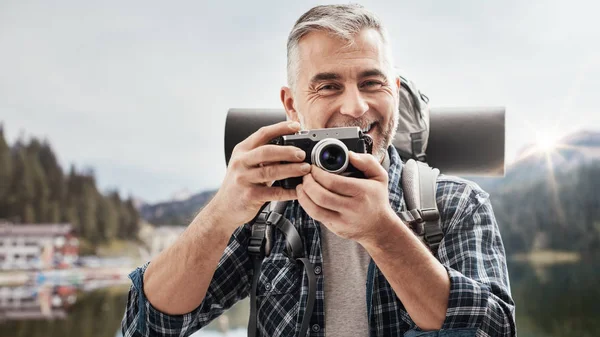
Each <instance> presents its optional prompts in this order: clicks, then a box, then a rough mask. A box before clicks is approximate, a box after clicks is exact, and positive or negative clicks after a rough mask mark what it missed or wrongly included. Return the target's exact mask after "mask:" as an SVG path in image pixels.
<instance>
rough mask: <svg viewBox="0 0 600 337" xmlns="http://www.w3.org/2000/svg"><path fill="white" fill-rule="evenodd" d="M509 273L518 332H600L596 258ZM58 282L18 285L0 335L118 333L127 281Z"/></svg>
mask: <svg viewBox="0 0 600 337" xmlns="http://www.w3.org/2000/svg"><path fill="white" fill-rule="evenodd" d="M509 273H510V278H511V289H512V293H513V297H514V299H515V301H516V303H517V326H518V333H519V336H522V337H558V336H600V258H598V257H596V258H592V257H590V258H581V259H579V260H578V261H577V262H573V261H566V262H563V263H558V264H557V263H555V264H549V265H548V264H540V263H536V264H532V263H529V262H517V261H511V262H510V263H509ZM60 287H62V288H56V287H52V288H48V289H37V290H36V289H29V290H28V289H27V288H24V289H21V290H20V292H21V293H22V294H24V295H27V294H28V293H31V296H32V298H33V300H29V302H27V301H23V305H22V309H21V310H20V311H18V312H17V311H16V310H13V311H12V313H11V312H8V311H7V310H4V311H2V309H0V337H42V336H44V337H58V336H61V337H65V336H76V337H115V336H117V337H118V336H121V335H120V332H119V329H120V322H121V318H122V316H123V311H124V308H125V303H126V300H127V297H126V296H127V290H128V286H127V285H126V284H124V285H123V284H122V285H116V286H108V287H104V288H100V289H95V290H90V289H87V290H84V289H81V287H70V288H69V286H66V285H62V286H60ZM5 288H6V287H4V288H1V287H0V292H2V291H5V292H6V291H7V290H6V289H5ZM12 290H14V288H13V289H12ZM42 299H43V300H42ZM40 303H46V304H40ZM247 306H248V301H243V302H240V303H239V304H238V305H236V306H235V307H234V308H232V310H230V311H229V312H228V313H227V317H228V318H227V321H228V326H229V330H228V333H227V334H226V335H223V334H221V333H219V332H218V329H219V328H220V327H222V325H223V322H224V320H222V321H221V322H218V321H215V322H213V323H211V325H210V326H209V327H207V328H208V329H207V330H206V331H205V330H202V331H200V332H198V333H197V334H195V335H194V337H217V336H229V337H238V336H245V335H246V331H245V328H246V323H247V319H248V318H247V312H248V307H247ZM0 308H2V307H1V306H0ZM40 313H42V315H40ZM44 315H45V316H44ZM41 317H54V318H53V319H44V318H41Z"/></svg>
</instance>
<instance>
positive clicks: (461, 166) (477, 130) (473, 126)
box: [225, 107, 505, 177]
mask: <svg viewBox="0 0 600 337" xmlns="http://www.w3.org/2000/svg"><path fill="white" fill-rule="evenodd" d="M284 120H286V116H285V112H284V110H283V109H229V111H228V112H227V119H226V122H225V162H226V163H227V164H229V158H230V157H231V152H232V151H233V148H234V147H235V146H236V145H237V144H238V143H239V142H241V141H243V140H244V139H246V138H247V137H248V136H250V135H251V134H252V133H254V132H255V131H256V130H258V129H259V128H261V127H262V126H266V125H271V124H275V123H278V122H281V121H284ZM504 149H505V108H503V107H481V108H431V111H430V132H429V142H428V145H427V150H426V152H425V153H426V155H427V163H428V164H429V165H431V166H432V167H435V168H438V169H439V170H440V171H441V173H444V174H452V175H461V176H496V177H498V176H503V175H504V157H505V150H504Z"/></svg>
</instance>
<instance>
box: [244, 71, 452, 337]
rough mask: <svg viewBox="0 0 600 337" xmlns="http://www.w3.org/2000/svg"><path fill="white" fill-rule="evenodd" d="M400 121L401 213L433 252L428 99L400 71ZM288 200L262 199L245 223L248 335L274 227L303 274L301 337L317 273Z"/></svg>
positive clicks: (436, 235)
mask: <svg viewBox="0 0 600 337" xmlns="http://www.w3.org/2000/svg"><path fill="white" fill-rule="evenodd" d="M399 77H400V81H401V87H400V89H399V101H400V104H399V107H398V110H399V114H400V118H399V125H398V130H397V133H396V136H395V138H394V140H393V142H392V143H393V145H394V147H396V149H397V150H398V153H399V154H400V157H401V158H402V159H403V161H406V163H405V164H404V167H403V170H402V179H401V184H402V190H403V194H404V201H405V203H406V209H407V211H405V212H401V213H400V215H399V216H400V218H401V219H402V220H403V221H404V222H406V223H407V224H408V225H409V226H410V227H411V229H412V230H413V232H414V233H415V234H416V235H417V236H418V237H419V239H420V240H421V241H422V242H424V243H425V244H426V245H427V247H428V248H429V249H430V250H431V252H432V253H433V254H434V255H437V249H438V247H439V244H440V242H441V241H442V238H443V232H442V230H441V227H440V214H439V211H438V208H437V202H436V190H437V177H438V175H439V173H440V171H439V170H438V169H434V168H432V167H430V166H429V165H427V164H426V163H425V160H426V156H425V150H426V148H427V139H428V137H429V106H428V103H429V99H428V98H427V96H425V95H423V94H422V93H421V92H420V91H419V90H418V89H417V87H416V86H415V84H414V83H413V82H412V81H410V80H408V79H407V78H406V77H403V76H401V75H399ZM287 204H288V202H275V203H265V204H264V205H263V207H262V208H261V210H260V211H259V212H258V214H257V215H256V217H255V218H254V219H253V220H252V221H251V222H250V225H251V236H250V240H249V242H248V254H249V255H250V257H251V259H252V262H253V265H254V274H253V277H252V290H251V293H250V297H251V299H250V317H249V321H248V336H249V337H254V336H256V335H257V327H258V325H257V313H256V305H257V300H256V290H257V288H258V279H259V277H260V269H261V266H262V261H263V259H264V258H265V257H266V256H268V255H269V254H270V252H271V247H272V245H273V231H274V230H275V229H279V230H280V231H281V232H282V233H283V234H284V235H285V238H286V242H287V244H286V252H285V253H286V255H287V256H288V257H289V258H290V259H291V260H295V261H296V262H300V263H302V264H303V266H304V269H305V270H306V275H307V276H308V299H307V302H306V303H307V304H306V310H305V312H304V317H303V319H302V325H301V329H300V334H299V336H300V337H304V336H306V333H307V331H308V325H309V323H310V317H311V315H312V311H313V307H314V303H315V298H316V291H317V288H316V287H317V285H316V276H315V274H314V272H312V270H313V265H312V263H311V262H310V261H309V260H308V258H306V257H305V256H304V248H303V245H302V238H301V237H300V234H299V233H298V231H297V230H296V228H295V227H294V225H292V224H291V222H290V221H289V220H288V219H286V218H285V217H284V216H283V214H284V211H285V209H286V207H287Z"/></svg>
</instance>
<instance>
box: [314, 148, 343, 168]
mask: <svg viewBox="0 0 600 337" xmlns="http://www.w3.org/2000/svg"><path fill="white" fill-rule="evenodd" d="M320 159H321V164H322V165H323V167H324V168H325V169H326V170H328V171H337V170H339V169H340V168H342V166H343V165H344V162H345V161H346V154H345V153H344V151H343V150H342V149H341V148H340V147H339V146H337V145H328V146H327V147H325V148H323V150H322V151H321V155H320Z"/></svg>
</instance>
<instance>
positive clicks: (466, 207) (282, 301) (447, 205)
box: [121, 146, 516, 337]
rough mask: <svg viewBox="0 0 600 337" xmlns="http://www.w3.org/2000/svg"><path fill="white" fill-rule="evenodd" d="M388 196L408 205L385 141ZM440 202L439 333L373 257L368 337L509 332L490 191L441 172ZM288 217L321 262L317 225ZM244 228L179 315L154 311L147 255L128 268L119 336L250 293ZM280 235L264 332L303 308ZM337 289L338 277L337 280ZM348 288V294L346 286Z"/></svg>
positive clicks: (298, 214)
mask: <svg viewBox="0 0 600 337" xmlns="http://www.w3.org/2000/svg"><path fill="white" fill-rule="evenodd" d="M388 152H389V155H390V169H389V200H390V204H391V205H392V207H393V209H394V210H395V211H396V212H397V213H400V212H402V211H404V210H405V209H406V206H405V204H404V200H403V197H402V189H401V187H400V175H401V172H402V161H401V159H400V157H399V155H398V153H397V152H396V149H395V148H394V147H393V146H391V147H390V148H389V150H388ZM437 186H438V187H437V203H438V208H439V210H440V213H441V224H442V230H443V232H444V239H443V240H442V242H441V243H440V247H439V250H438V252H437V258H438V260H439V261H440V262H441V263H442V264H443V265H444V266H445V268H446V269H447V271H448V275H449V277H450V281H451V288H450V298H449V302H448V310H447V313H446V320H445V322H444V324H443V327H442V330H440V331H434V332H423V331H421V330H420V329H419V328H418V327H417V326H416V325H415V323H414V322H413V321H412V320H411V318H410V317H409V315H408V313H407V312H406V309H405V308H404V306H403V304H402V302H401V301H400V299H399V298H398V297H397V296H396V294H395V292H394V290H393V289H392V287H391V286H390V284H389V283H388V281H387V280H386V278H385V277H384V275H383V273H381V271H380V270H379V268H377V266H376V265H375V264H374V263H373V261H372V260H371V263H370V266H369V269H368V275H367V285H366V300H367V311H368V312H366V313H365V315H368V322H369V335H370V336H373V337H374V336H514V335H516V327H515V316H514V314H515V306H514V302H513V299H512V297H511V293H510V284H509V278H508V271H507V267H506V255H505V251H504V246H503V243H502V240H501V237H500V232H499V230H498V225H497V223H496V219H495V217H494V213H493V211H492V207H491V204H490V200H489V196H488V194H487V193H486V192H484V191H483V190H482V189H481V188H480V187H479V186H478V185H476V184H474V183H472V182H469V181H466V180H462V179H459V178H456V177H450V176H444V175H440V176H439V178H438V185H437ZM285 216H286V217H287V218H288V219H289V220H290V221H291V223H292V224H294V226H295V227H296V228H297V229H298V231H299V233H300V235H301V236H303V240H304V249H305V254H306V256H307V257H309V259H310V261H311V263H313V264H314V265H315V266H319V267H320V266H322V262H323V260H322V254H321V241H320V227H319V223H318V222H316V221H315V220H313V219H312V218H310V217H309V216H308V215H307V214H306V213H305V212H304V211H303V210H302V208H301V207H300V205H299V204H298V202H297V201H294V202H293V203H291V205H290V206H289V207H288V208H287V210H286V212H285ZM249 236H250V227H249V226H248V225H247V224H246V225H244V226H241V227H240V228H238V229H237V230H236V231H235V232H234V234H233V235H232V237H231V239H230V241H229V244H228V246H227V248H226V249H225V251H224V253H223V256H222V257H221V260H220V262H219V264H218V267H217V270H216V272H215V273H214V276H213V279H212V281H211V284H210V286H209V289H208V291H207V294H206V297H205V299H204V301H203V302H202V303H201V304H200V306H199V307H198V308H196V309H195V310H194V311H192V312H190V313H188V314H185V315H178V316H173V315H167V314H164V313H161V312H159V311H158V310H157V309H155V308H154V307H152V305H151V304H150V303H149V302H148V301H147V300H146V298H145V296H144V293H143V290H142V289H143V282H142V281H143V274H144V271H145V270H146V268H147V266H148V264H149V263H150V262H147V263H146V264H144V265H143V266H141V267H140V268H137V269H136V270H134V271H133V272H132V273H131V274H130V278H131V280H132V283H133V284H132V286H131V288H130V291H129V298H128V302H127V307H126V312H125V315H124V317H123V320H122V323H121V326H122V332H123V336H124V337H132V336H164V337H174V336H189V335H190V334H192V333H194V332H195V331H197V330H199V329H201V328H202V327H204V326H206V325H207V324H208V323H209V322H211V321H212V320H213V319H215V318H216V317H218V316H219V315H221V314H222V313H223V312H224V311H225V310H227V309H228V308H230V307H231V306H233V305H234V304H235V303H236V302H237V301H239V300H241V299H243V298H245V297H247V296H249V293H250V289H251V285H252V274H253V272H254V271H253V264H252V261H251V258H250V257H249V256H248V254H247V252H246V247H247V242H248V238H249ZM284 250H285V239H284V236H283V234H282V233H280V232H279V231H276V233H275V244H274V247H273V250H272V252H271V255H270V256H269V257H267V258H266V259H265V260H264V263H263V266H262V269H261V275H260V278H259V285H258V290H257V293H258V296H257V298H258V301H259V303H258V305H257V308H258V329H259V333H260V335H261V336H294V335H297V334H298V330H299V329H300V326H301V323H302V317H303V315H304V311H305V307H306V301H307V292H308V280H307V276H306V275H304V273H305V272H304V269H303V268H302V266H301V265H297V264H296V263H294V262H293V261H290V260H289V259H288V258H287V257H285V256H284V254H283V252H284ZM339 286H340V287H343V286H344V285H343V284H340V285H339ZM349 291H353V290H351V289H349ZM324 296H325V294H324V291H323V273H319V274H318V275H317V296H316V302H315V307H314V312H313V315H312V317H311V324H310V327H311V328H310V330H309V334H308V335H309V336H315V337H322V336H325V335H326V331H327V327H326V326H325V317H324V316H325V310H324V300H323V298H324Z"/></svg>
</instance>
